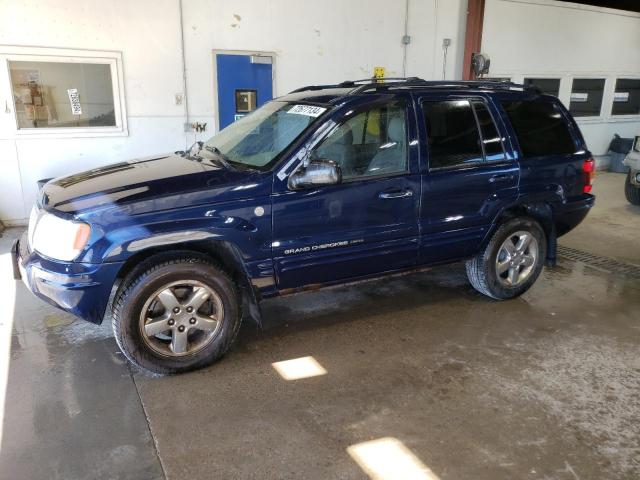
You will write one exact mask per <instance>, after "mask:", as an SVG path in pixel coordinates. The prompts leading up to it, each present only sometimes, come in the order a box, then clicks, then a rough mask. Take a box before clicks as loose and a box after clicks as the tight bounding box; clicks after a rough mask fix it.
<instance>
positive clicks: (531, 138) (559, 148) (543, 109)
mask: <svg viewBox="0 0 640 480" xmlns="http://www.w3.org/2000/svg"><path fill="white" fill-rule="evenodd" d="M502 107H503V108H504V109H505V111H506V112H507V115H508V117H509V120H510V121H511V125H512V126H513V129H514V130H515V132H516V135H517V137H518V143H519V144H520V150H522V155H523V156H525V157H538V156H543V155H566V154H570V153H575V151H576V145H575V142H574V141H573V138H571V134H570V133H569V129H568V127H567V122H566V120H565V118H564V116H563V115H562V113H561V112H560V110H559V109H558V108H557V107H556V106H555V105H554V104H553V103H551V102H544V101H539V100H524V101H505V102H502Z"/></svg>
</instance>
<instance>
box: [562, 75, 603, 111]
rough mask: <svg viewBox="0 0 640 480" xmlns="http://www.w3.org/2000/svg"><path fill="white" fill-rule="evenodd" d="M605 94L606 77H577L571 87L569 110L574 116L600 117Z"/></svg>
mask: <svg viewBox="0 0 640 480" xmlns="http://www.w3.org/2000/svg"><path fill="white" fill-rule="evenodd" d="M603 94H604V78H576V79H574V80H573V85H572V87H571V98H570V100H571V101H570V103H569V111H570V112H571V114H572V115H573V116H574V117H598V116H600V109H601V108H602V96H603Z"/></svg>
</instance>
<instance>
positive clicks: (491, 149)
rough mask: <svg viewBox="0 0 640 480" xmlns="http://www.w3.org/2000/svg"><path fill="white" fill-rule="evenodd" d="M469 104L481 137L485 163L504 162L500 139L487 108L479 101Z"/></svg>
mask: <svg viewBox="0 0 640 480" xmlns="http://www.w3.org/2000/svg"><path fill="white" fill-rule="evenodd" d="M471 104H472V105H473V109H474V110H475V112H476V117H477V118H478V124H479V125H480V133H481V135H482V148H483V149H484V155H485V158H486V160H487V162H500V161H502V160H504V158H505V155H504V149H503V148H502V137H501V136H500V134H499V133H498V129H497V128H496V124H495V123H493V118H492V117H491V113H489V109H488V108H487V106H486V105H485V104H484V103H483V102H482V101H480V100H472V101H471Z"/></svg>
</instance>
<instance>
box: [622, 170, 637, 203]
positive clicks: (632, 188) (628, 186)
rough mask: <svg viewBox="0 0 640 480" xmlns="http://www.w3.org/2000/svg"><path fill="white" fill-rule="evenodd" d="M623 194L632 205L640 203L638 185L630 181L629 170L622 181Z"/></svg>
mask: <svg viewBox="0 0 640 480" xmlns="http://www.w3.org/2000/svg"><path fill="white" fill-rule="evenodd" d="M624 195H625V197H627V201H628V202H629V203H631V204H632V205H640V187H637V186H636V185H634V184H633V183H631V172H629V173H628V174H627V179H626V180H625V182H624Z"/></svg>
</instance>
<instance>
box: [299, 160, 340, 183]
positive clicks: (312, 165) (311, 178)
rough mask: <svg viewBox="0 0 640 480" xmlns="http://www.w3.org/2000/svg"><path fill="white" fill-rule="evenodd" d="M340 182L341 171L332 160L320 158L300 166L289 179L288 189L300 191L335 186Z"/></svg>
mask: <svg viewBox="0 0 640 480" xmlns="http://www.w3.org/2000/svg"><path fill="white" fill-rule="evenodd" d="M340 182H342V170H341V169H340V166H339V165H338V164H337V163H336V162H334V161H333V160H328V159H326V158H321V159H318V160H311V161H310V162H309V163H308V164H307V166H304V165H303V166H300V168H298V169H297V170H296V171H295V172H293V173H292V174H291V176H290V177H289V188H291V189H292V190H300V189H302V188H311V187H315V186H320V185H335V184H337V183H340Z"/></svg>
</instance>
